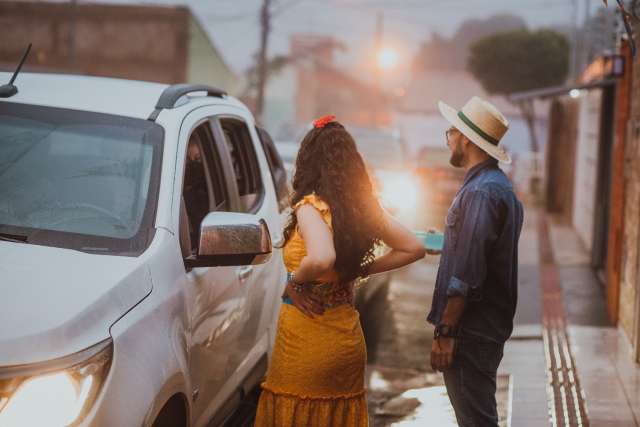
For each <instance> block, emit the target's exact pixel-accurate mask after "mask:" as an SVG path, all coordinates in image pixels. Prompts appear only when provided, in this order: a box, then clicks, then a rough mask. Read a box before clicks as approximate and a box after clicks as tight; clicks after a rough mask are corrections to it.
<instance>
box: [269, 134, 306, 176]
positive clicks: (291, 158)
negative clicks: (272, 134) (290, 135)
mask: <svg viewBox="0 0 640 427" xmlns="http://www.w3.org/2000/svg"><path fill="white" fill-rule="evenodd" d="M275 145H276V148H277V149H278V153H280V158H281V159H282V162H283V164H284V168H285V170H286V171H287V174H288V175H289V179H290V180H291V179H293V169H294V167H295V164H296V156H297V155H298V149H299V148H300V144H298V143H297V142H290V141H277V142H276V143H275Z"/></svg>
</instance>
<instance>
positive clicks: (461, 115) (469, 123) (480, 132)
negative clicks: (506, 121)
mask: <svg viewBox="0 0 640 427" xmlns="http://www.w3.org/2000/svg"><path fill="white" fill-rule="evenodd" d="M458 117H459V118H460V120H462V121H463V122H464V124H465V125H467V126H469V127H470V128H471V129H472V130H473V131H474V132H475V133H477V134H478V135H480V136H481V137H482V138H484V139H486V140H487V141H488V142H490V143H491V144H493V145H498V144H499V143H500V141H498V140H497V139H495V138H494V137H492V136H491V135H489V134H487V133H485V132H484V131H483V130H482V129H480V128H479V127H478V126H476V124H475V123H473V122H472V121H471V120H469V118H468V117H467V116H465V115H464V113H463V112H462V111H459V112H458Z"/></svg>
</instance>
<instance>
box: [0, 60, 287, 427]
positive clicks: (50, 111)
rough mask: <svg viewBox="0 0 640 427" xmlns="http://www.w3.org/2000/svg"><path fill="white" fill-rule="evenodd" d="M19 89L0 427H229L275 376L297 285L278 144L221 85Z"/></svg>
mask: <svg viewBox="0 0 640 427" xmlns="http://www.w3.org/2000/svg"><path fill="white" fill-rule="evenodd" d="M10 77H11V75H9V74H7V73H0V84H1V83H4V82H6V81H8V80H9V78H10ZM16 84H17V86H18V87H19V92H18V93H17V94H15V95H13V96H10V97H8V98H3V99H0V288H1V289H2V297H1V298H0V313H1V318H2V321H1V322H0V426H2V427H13V426H45V425H55V426H62V425H73V426H86V425H92V426H93V425H95V426H123V427H124V426H154V427H160V426H178V427H179V426H184V427H186V426H197V427H200V426H206V425H220V424H222V423H223V422H224V420H225V419H226V417H227V416H228V415H229V414H231V413H232V412H233V411H234V409H235V408H236V407H237V406H238V404H239V403H240V401H241V399H242V398H243V396H244V395H245V394H246V393H247V392H248V391H249V390H251V389H252V388H253V387H255V386H256V385H257V384H258V383H259V382H260V381H261V379H262V377H263V375H264V374H265V371H266V367H267V359H268V357H269V354H270V351H271V348H272V343H273V340H274V336H275V328H276V323H275V322H276V320H277V314H278V311H279V307H280V304H281V301H280V296H281V293H282V290H283V287H284V283H285V277H286V272H285V269H284V265H283V263H282V258H281V253H280V249H278V244H279V243H280V242H281V240H282V231H281V230H282V227H283V222H282V213H281V211H282V206H283V205H284V204H286V197H287V194H288V190H287V186H286V172H285V171H284V169H283V166H282V162H281V161H280V159H279V157H278V153H277V151H276V149H275V147H274V146H273V144H272V141H270V138H267V137H268V134H266V132H264V131H263V130H261V129H258V128H256V125H255V121H254V118H253V116H252V115H251V113H250V112H249V110H248V109H247V108H246V107H245V106H244V105H243V104H242V103H241V102H239V101H237V100H235V99H234V98H232V97H229V96H227V95H226V94H225V93H224V92H223V91H220V90H218V89H215V88H212V87H207V86H193V85H174V86H167V85H160V84H155V83H147V82H135V81H127V80H117V79H106V78H96V77H82V76H69V75H54V74H49V75H47V74H27V73H25V74H21V75H19V76H18V79H17V81H16ZM4 96H6V95H4ZM272 240H273V243H274V244H273V246H272ZM272 253H273V255H274V256H271V254H272Z"/></svg>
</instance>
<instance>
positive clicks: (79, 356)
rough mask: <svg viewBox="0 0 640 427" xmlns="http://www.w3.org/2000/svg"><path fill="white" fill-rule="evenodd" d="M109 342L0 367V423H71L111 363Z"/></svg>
mask: <svg viewBox="0 0 640 427" xmlns="http://www.w3.org/2000/svg"><path fill="white" fill-rule="evenodd" d="M112 356H113V342H112V341H111V339H109V340H106V341H103V342H101V343H99V344H97V345H95V346H93V347H90V348H88V349H86V350H83V351H81V352H79V353H76V354H73V355H71V356H68V357H64V358H62V359H58V360H54V361H51V362H45V363H43V364H37V365H33V366H30V365H24V366H13V367H6V368H0V426H2V427H14V426H15V427H17V426H54V427H63V426H75V425H77V424H79V423H80V422H81V421H82V419H83V418H84V417H85V416H86V414H87V413H88V412H89V410H90V409H91V407H92V406H93V404H94V403H95V401H96V398H97V397H98V394H99V393H100V390H101V389H102V385H103V384H104V380H105V378H106V377H107V374H108V372H109V368H110V367H111V359H112Z"/></svg>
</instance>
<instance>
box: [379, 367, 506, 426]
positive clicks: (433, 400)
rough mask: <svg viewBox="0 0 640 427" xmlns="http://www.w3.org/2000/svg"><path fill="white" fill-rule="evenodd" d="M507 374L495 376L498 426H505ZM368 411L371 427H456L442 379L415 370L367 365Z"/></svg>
mask: <svg viewBox="0 0 640 427" xmlns="http://www.w3.org/2000/svg"><path fill="white" fill-rule="evenodd" d="M510 381H511V378H510V376H509V375H500V376H499V377H498V393H497V395H496V398H497V401H498V412H499V415H500V426H508V425H509V423H508V421H507V420H508V419H509V412H510V404H509V402H510V393H509V390H510ZM368 388H369V409H370V411H369V412H370V422H371V426H372V427H408V426H421V427H422V426H438V427H456V426H457V425H458V424H457V422H456V418H455V413H454V411H453V408H452V406H451V403H450V402H449V397H448V396H447V390H446V388H445V386H444V384H443V381H442V376H441V375H439V374H433V373H421V372H418V371H415V370H407V369H394V368H387V367H380V366H370V367H369V372H368Z"/></svg>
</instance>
